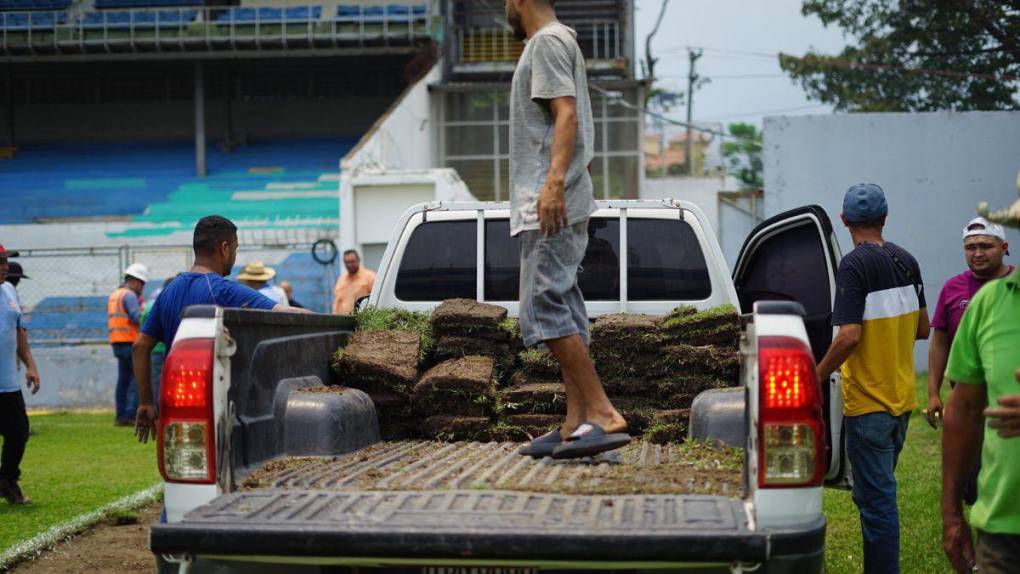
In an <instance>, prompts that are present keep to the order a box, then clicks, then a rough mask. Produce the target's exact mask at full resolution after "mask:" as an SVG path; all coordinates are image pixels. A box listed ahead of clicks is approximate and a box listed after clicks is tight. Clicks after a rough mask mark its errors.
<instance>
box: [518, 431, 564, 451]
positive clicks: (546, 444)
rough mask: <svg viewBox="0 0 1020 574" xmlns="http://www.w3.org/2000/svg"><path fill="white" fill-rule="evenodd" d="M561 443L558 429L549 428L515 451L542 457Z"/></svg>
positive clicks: (561, 439) (561, 438)
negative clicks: (549, 429)
mask: <svg viewBox="0 0 1020 574" xmlns="http://www.w3.org/2000/svg"><path fill="white" fill-rule="evenodd" d="M562 443H563V437H561V436H560V429H556V430H551V431H549V432H547V433H545V434H544V435H542V436H540V437H538V438H536V439H533V440H532V441H531V442H530V443H529V444H527V445H524V446H522V447H521V448H520V450H518V451H517V454H519V455H522V456H530V457H534V458H544V457H547V456H549V455H551V454H552V452H553V449H554V448H556V447H558V446H560V444H562Z"/></svg>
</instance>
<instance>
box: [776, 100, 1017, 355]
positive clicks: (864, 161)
mask: <svg viewBox="0 0 1020 574" xmlns="http://www.w3.org/2000/svg"><path fill="white" fill-rule="evenodd" d="M764 140H765V158H764V159H765V216H766V217H769V216H772V215H775V214H777V213H780V212H782V211H785V210H787V209H791V208H794V207H797V206H800V205H804V204H809V203H815V204H818V205H821V206H822V207H824V208H825V210H826V212H828V214H829V217H830V218H831V219H832V221H833V224H834V225H835V226H836V228H837V235H838V236H839V238H840V244H841V245H842V247H843V250H844V252H846V251H849V250H850V248H851V247H852V245H851V244H850V236H849V234H848V233H847V232H846V229H845V228H843V226H842V224H840V223H839V213H840V211H841V207H842V200H843V193H844V192H845V191H846V189H847V188H848V187H849V186H850V185H852V184H854V183H858V182H874V183H877V184H879V185H881V186H882V188H883V189H884V190H885V192H886V196H887V198H888V201H889V221H888V224H887V227H886V230H885V236H886V238H887V239H889V240H890V241H893V242H895V243H897V244H898V245H900V246H902V247H904V248H905V249H907V250H908V251H910V252H911V253H912V254H913V255H914V256H915V257H916V258H917V261H918V263H919V264H920V266H921V272H922V275H923V277H924V282H925V288H926V290H927V296H928V302H929V306H930V307H934V304H935V300H936V299H937V297H938V293H939V291H940V290H941V288H942V285H943V284H944V283H945V281H946V280H947V279H948V278H949V277H951V276H952V275H955V274H957V273H960V272H961V271H963V270H965V269H966V265H965V263H964V261H963V250H962V241H961V235H962V229H963V226H964V225H965V224H966V222H967V221H969V220H970V219H971V218H973V217H975V216H976V213H975V211H974V208H975V206H976V205H977V203H978V202H979V201H982V200H985V201H988V202H989V203H990V204H991V205H992V206H993V208H996V209H1001V208H1004V207H1006V206H1008V205H1010V204H1011V203H1012V202H1013V201H1015V200H1016V195H1017V191H1016V188H1015V185H1014V183H1015V182H1016V177H1017V170H1018V169H1020V112H964V113H948V112H940V113H922V114H905V113H895V114H849V115H836V116H799V117H773V118H766V119H765V134H764ZM1010 237H1011V239H1012V240H1013V241H1014V244H1015V245H1017V247H1018V248H1020V234H1018V233H1017V232H1016V231H1010ZM1016 253H1017V251H1016V250H1014V255H1013V256H1012V257H1010V258H1007V261H1009V262H1010V263H1012V264H1014V265H1015V264H1016V263H1017V262H1018V258H1017V256H1016ZM926 353H927V345H926V344H922V345H918V351H917V363H918V366H920V367H921V368H926V367H924V364H925V363H924V357H925V356H926V355H925V354H926Z"/></svg>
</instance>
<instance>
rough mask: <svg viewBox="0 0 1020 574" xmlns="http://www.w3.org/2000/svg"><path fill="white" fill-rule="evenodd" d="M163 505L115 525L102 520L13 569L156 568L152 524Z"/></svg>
mask: <svg viewBox="0 0 1020 574" xmlns="http://www.w3.org/2000/svg"><path fill="white" fill-rule="evenodd" d="M159 511H160V504H159V503H156V504H152V505H149V506H146V507H145V508H143V509H141V510H139V511H137V513H136V514H137V520H135V521H133V522H132V521H131V520H122V522H128V524H123V525H119V526H115V525H114V524H112V522H111V521H107V522H101V523H99V524H97V525H95V526H93V527H92V528H90V529H88V530H86V531H85V532H82V533H81V534H78V535H77V536H74V537H73V538H71V539H70V540H68V541H66V542H63V543H61V544H58V545H57V546H54V547H53V548H51V549H49V550H47V551H45V552H43V553H42V554H40V555H39V556H38V557H36V558H33V559H31V560H28V561H26V562H22V563H20V564H18V565H17V566H15V567H14V568H13V569H11V570H9V571H8V572H10V573H11V574H79V573H80V574H97V573H105V574H135V573H137V572H152V571H154V570H155V563H156V559H155V557H154V556H153V555H152V553H151V552H150V551H149V525H151V524H152V523H154V522H158V521H159Z"/></svg>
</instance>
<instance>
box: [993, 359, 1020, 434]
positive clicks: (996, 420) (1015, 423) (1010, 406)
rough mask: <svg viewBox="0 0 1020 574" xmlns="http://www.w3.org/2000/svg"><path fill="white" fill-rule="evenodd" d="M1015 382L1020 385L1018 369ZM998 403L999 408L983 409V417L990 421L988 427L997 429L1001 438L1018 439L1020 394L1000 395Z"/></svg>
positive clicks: (1019, 370) (1019, 371)
mask: <svg viewBox="0 0 1020 574" xmlns="http://www.w3.org/2000/svg"><path fill="white" fill-rule="evenodd" d="M1016 381H1017V382H1018V383H1020V369H1017V370H1016ZM998 402H999V406H997V407H991V408H988V409H985V416H986V417H988V418H989V419H991V420H990V421H989V422H988V426H990V427H992V428H993V429H997V430H998V431H999V436H1001V437H1002V438H1016V437H1020V392H1017V393H1011V394H1008V395H1002V396H1000V397H999V401H998Z"/></svg>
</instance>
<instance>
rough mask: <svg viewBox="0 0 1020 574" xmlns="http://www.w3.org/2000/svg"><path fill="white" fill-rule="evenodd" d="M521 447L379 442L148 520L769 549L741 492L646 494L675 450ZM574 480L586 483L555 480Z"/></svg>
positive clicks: (538, 544)
mask: <svg viewBox="0 0 1020 574" xmlns="http://www.w3.org/2000/svg"><path fill="white" fill-rule="evenodd" d="M519 446H520V445H515V444H513V443H488V444H481V443H454V444H451V445H443V446H439V445H437V444H436V443H428V442H420V443H419V442H404V443H384V444H380V445H377V446H374V447H372V448H369V449H366V450H365V451H361V452H358V453H354V454H352V455H347V456H343V457H336V458H327V459H298V460H297V464H292V465H279V467H278V470H277V472H275V473H270V475H269V476H268V477H267V476H263V477H262V480H261V481H260V482H259V484H262V485H266V486H267V488H256V489H253V490H247V491H241V492H235V493H232V494H229V495H225V496H222V497H220V498H218V499H216V500H214V501H213V502H212V503H210V504H209V505H207V506H204V507H201V508H198V509H196V510H194V511H192V512H191V513H189V514H188V515H187V516H186V517H185V519H184V520H183V521H182V522H180V523H175V524H159V525H155V526H153V528H152V533H151V546H152V550H153V551H154V552H156V553H161V554H169V553H181V552H183V553H190V554H195V555H221V556H222V555H240V556H301V557H304V558H306V559H307V558H310V557H316V556H318V557H333V558H335V557H344V558H348V557H350V558H354V557H364V558H373V557H375V558H378V557H387V558H396V557H399V558H422V559H431V560H435V559H444V558H447V559H468V558H470V559H476V560H547V561H557V560H584V561H591V560H612V561H656V562H663V561H667V562H710V561H722V562H730V561H732V560H745V561H760V560H763V559H765V557H766V555H767V553H768V545H769V538H768V535H767V534H765V533H762V532H756V531H753V530H751V529H750V527H749V524H748V519H747V513H746V510H745V508H744V502H743V500H741V499H740V498H738V497H737V496H739V492H736V491H735V490H736V489H733V490H731V492H733V495H732V496H706V495H697V494H690V495H679V494H670V493H663V492H662V491H661V490H659V491H658V492H659V493H656V494H651V493H650V494H641V481H642V480H644V479H646V477H643V476H642V473H641V469H642V467H645V468H648V467H656V466H660V465H663V464H667V463H668V462H669V461H670V460H675V458H676V455H675V453H673V452H672V451H670V450H669V448H668V447H657V446H653V445H648V444H647V443H640V444H636V445H633V446H632V447H630V448H628V449H626V450H625V451H624V452H622V453H620V454H619V455H618V456H619V457H620V458H618V459H616V460H613V459H610V460H608V461H606V460H603V461H599V462H597V463H596V464H581V463H577V462H566V461H564V462H553V461H552V460H551V459H544V460H542V461H533V460H531V459H528V458H524V457H520V456H518V455H516V453H515V450H516V448H518V447H519ZM600 467H601V469H602V470H603V471H604V470H605V469H606V468H608V467H614V471H618V470H620V469H623V470H624V471H626V472H628V473H630V472H633V475H632V476H633V481H634V483H633V485H631V486H629V487H628V488H627V489H626V492H627V493H626V494H610V493H607V490H608V489H609V487H610V486H613V487H614V488H616V489H619V476H618V475H616V476H615V480H616V482H615V483H611V482H609V478H611V477H610V475H608V474H605V473H604V472H603V473H601V474H600V472H599V470H600ZM649 474H650V473H649ZM600 476H601V477H605V478H606V482H600V481H602V479H601V478H600ZM572 483H577V484H580V485H581V486H583V488H579V487H578V488H569V487H567V488H563V489H561V492H557V491H556V489H555V486H556V484H561V485H571V486H576V485H574V484H572ZM248 484H252V483H251V481H248ZM600 484H601V485H602V486H603V487H602V488H600ZM658 486H660V487H661V484H658ZM564 491H565V492H572V493H571V494H565V493H564ZM609 491H611V490H609ZM579 493H580V494H579Z"/></svg>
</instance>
